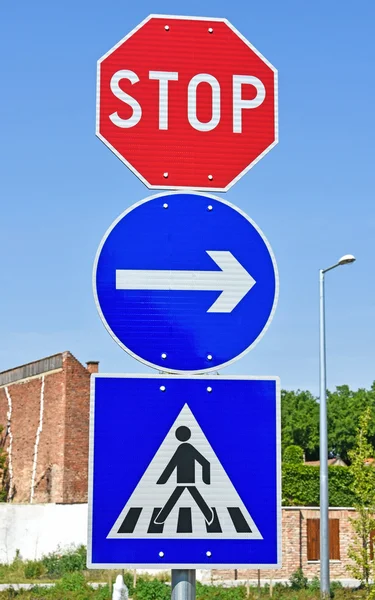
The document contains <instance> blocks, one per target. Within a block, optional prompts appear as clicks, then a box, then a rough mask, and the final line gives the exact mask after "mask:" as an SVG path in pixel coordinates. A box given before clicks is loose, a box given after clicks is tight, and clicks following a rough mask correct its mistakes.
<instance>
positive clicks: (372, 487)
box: [348, 407, 375, 588]
mask: <svg viewBox="0 0 375 600" xmlns="http://www.w3.org/2000/svg"><path fill="white" fill-rule="evenodd" d="M371 419H372V411H371V408H370V407H367V408H366V410H365V411H364V413H363V414H362V415H361V417H360V419H359V427H358V429H357V434H356V438H355V445H354V447H353V448H352V449H351V450H350V451H349V458H350V460H351V466H350V473H351V474H352V477H353V481H352V485H351V488H352V491H353V492H355V495H356V501H355V503H354V507H355V508H356V510H357V516H356V517H355V518H352V519H351V523H352V527H353V530H354V536H353V543H352V545H351V546H350V547H349V550H348V556H349V558H351V559H352V561H353V563H352V564H351V565H350V566H349V567H348V569H349V571H350V572H351V574H352V575H353V576H354V577H355V578H356V579H359V580H360V581H361V583H362V584H363V585H365V586H366V588H368V587H369V581H370V579H374V578H375V561H374V557H373V556H371V551H370V536H371V532H372V531H374V530H375V468H374V466H373V465H372V464H370V465H367V464H366V459H367V458H369V457H371V456H372V454H373V451H374V449H373V446H372V444H371V443H370V442H369V435H370V434H369V431H370V423H371Z"/></svg>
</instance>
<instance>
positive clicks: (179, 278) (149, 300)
mask: <svg viewBox="0 0 375 600" xmlns="http://www.w3.org/2000/svg"><path fill="white" fill-rule="evenodd" d="M93 287H94V296H95V301H96V305H97V308H98V311H99V314H100V316H101V319H102V321H103V323H104V325H105V326H106V328H107V329H108V331H109V333H110V334H111V335H112V337H113V338H114V339H115V340H116V342H117V343H118V344H119V345H120V346H121V347H122V348H123V349H124V350H126V352H128V353H129V354H130V355H131V356H133V357H134V358H136V359H137V360H140V361H141V362H143V363H145V364H147V365H149V366H151V367H154V368H156V369H161V370H163V371H169V372H172V373H180V372H190V373H206V372H208V371H212V370H217V369H218V368H220V367H224V366H226V365H228V364H230V363H231V362H233V361H235V360H237V359H239V358H240V357H241V356H243V355H244V354H245V353H246V352H248V351H249V350H250V349H251V348H252V347H253V346H254V345H255V344H256V343H257V341H259V339H260V338H261V336H262V335H263V334H264V332H265V331H266V329H267V327H268V325H269V323H270V321H271V320H272V317H273V314H274V312H275V308H276V303H277V297H278V273H277V266H276V261H275V258H274V256H273V252H272V250H271V247H270V245H269V243H268V242H267V240H266V238H265V236H264V235H263V233H262V232H261V230H260V229H259V228H258V227H257V225H256V224H255V223H254V222H253V221H252V220H251V219H250V218H249V217H248V216H247V215H246V214H245V213H244V212H242V211H241V210H240V209H239V208H236V207H235V206H233V205H232V204H230V203H229V202H226V201H225V200H222V199H221V198H217V197H215V196H212V195H209V194H204V195H203V194H196V193H193V192H189V193H169V194H158V195H156V196H151V197H149V198H146V199H145V200H142V201H141V202H138V203H137V204H134V205H133V206H131V207H130V208H129V209H127V210H126V211H125V212H124V213H123V214H122V215H120V216H119V217H118V219H117V220H116V221H115V222H114V223H113V224H112V225H111V227H110V228H109V229H108V231H107V233H106V234H105V236H104V238H103V240H102V242H101V244H100V246H99V249H98V252H97V255H96V259H95V264H94V273H93Z"/></svg>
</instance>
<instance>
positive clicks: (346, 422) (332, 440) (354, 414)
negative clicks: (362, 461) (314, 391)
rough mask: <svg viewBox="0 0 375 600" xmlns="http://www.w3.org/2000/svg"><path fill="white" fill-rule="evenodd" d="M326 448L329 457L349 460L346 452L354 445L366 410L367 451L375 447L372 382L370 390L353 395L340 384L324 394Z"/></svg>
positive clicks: (374, 404)
mask: <svg viewBox="0 0 375 600" xmlns="http://www.w3.org/2000/svg"><path fill="white" fill-rule="evenodd" d="M327 405H328V448H329V451H330V454H331V455H332V456H341V458H342V459H343V460H345V461H350V460H351V459H350V451H351V450H352V449H353V448H354V447H355V446H356V443H357V427H358V423H359V420H360V418H361V416H362V415H363V414H364V413H365V411H366V409H369V414H370V420H369V423H368V430H367V438H368V442H369V444H370V446H369V449H370V448H371V447H374V446H375V382H374V383H373V384H372V386H371V388H370V390H365V389H359V390H357V391H356V392H354V391H352V390H350V388H349V386H347V385H341V386H339V387H337V388H336V391H334V392H328V393H327Z"/></svg>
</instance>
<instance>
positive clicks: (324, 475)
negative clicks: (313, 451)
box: [319, 254, 355, 600]
mask: <svg viewBox="0 0 375 600" xmlns="http://www.w3.org/2000/svg"><path fill="white" fill-rule="evenodd" d="M354 261H355V257H354V256H353V255H352V254H345V256H342V257H341V258H340V260H339V261H338V262H337V263H336V264H334V265H332V266H331V267H328V268H327V269H321V270H320V271H319V283H320V305H319V306H320V319H319V322H320V329H319V334H320V335H319V340H320V451H319V458H320V595H321V598H323V599H325V600H326V599H327V598H329V597H330V582H329V513H328V509H329V498H328V434H327V397H326V394H327V381H326V329H325V296H324V275H325V273H327V272H328V271H331V270H332V269H336V267H340V266H341V265H347V264H350V263H353V262H354Z"/></svg>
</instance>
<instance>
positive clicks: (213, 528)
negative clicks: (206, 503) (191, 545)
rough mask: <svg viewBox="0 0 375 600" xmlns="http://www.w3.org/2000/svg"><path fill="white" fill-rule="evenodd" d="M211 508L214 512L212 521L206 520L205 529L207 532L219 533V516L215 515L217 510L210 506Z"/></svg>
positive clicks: (220, 530)
mask: <svg viewBox="0 0 375 600" xmlns="http://www.w3.org/2000/svg"><path fill="white" fill-rule="evenodd" d="M212 510H213V513H214V520H213V521H212V523H207V522H206V531H207V533H221V532H222V529H221V526H220V521H219V517H218V516H217V510H216V508H214V507H212Z"/></svg>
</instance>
